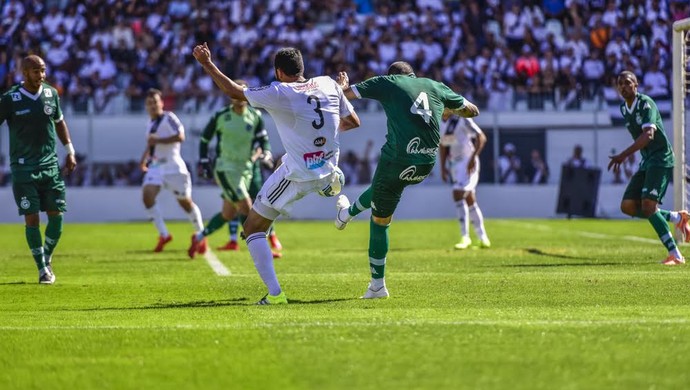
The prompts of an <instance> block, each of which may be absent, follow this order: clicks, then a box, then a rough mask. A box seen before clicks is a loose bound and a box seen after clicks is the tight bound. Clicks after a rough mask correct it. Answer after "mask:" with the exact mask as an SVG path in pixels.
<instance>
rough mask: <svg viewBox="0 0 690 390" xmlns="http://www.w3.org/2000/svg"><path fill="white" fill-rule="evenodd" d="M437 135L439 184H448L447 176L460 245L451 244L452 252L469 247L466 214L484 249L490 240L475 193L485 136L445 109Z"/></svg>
mask: <svg viewBox="0 0 690 390" xmlns="http://www.w3.org/2000/svg"><path fill="white" fill-rule="evenodd" d="M441 134H442V136H441V149H440V158H441V178H442V179H443V181H448V179H449V177H450V179H451V180H452V183H453V200H454V201H455V208H456V210H457V215H458V222H459V223H460V242H459V243H457V244H455V249H467V248H469V247H470V245H472V240H471V239H470V231H469V230H470V229H469V228H470V226H469V221H468V218H467V217H468V214H469V220H471V221H472V225H473V226H474V231H475V233H477V237H479V247H481V248H488V247H490V246H491V241H489V236H488V235H487V234H486V229H485V228H484V216H483V215H482V210H481V209H480V208H479V204H477V198H476V194H475V189H476V188H477V183H478V182H479V153H481V151H482V149H484V145H485V144H486V136H485V135H484V132H483V131H482V129H481V128H480V127H479V126H477V124H476V123H475V122H474V121H473V120H472V119H471V118H462V117H460V116H458V115H453V114H451V113H450V111H449V110H448V109H446V110H445V111H444V113H443V124H442V126H441ZM448 162H450V164H448ZM448 165H450V167H451V170H450V171H449V170H448Z"/></svg>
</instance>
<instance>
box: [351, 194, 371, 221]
mask: <svg viewBox="0 0 690 390" xmlns="http://www.w3.org/2000/svg"><path fill="white" fill-rule="evenodd" d="M370 208H371V186H369V187H368V188H367V189H366V190H364V192H362V195H360V196H359V198H357V201H356V202H355V203H353V204H351V205H350V208H349V209H348V210H347V212H348V213H349V214H350V215H351V216H353V217H354V216H355V215H357V214H359V213H361V212H362V211H364V210H367V209H370Z"/></svg>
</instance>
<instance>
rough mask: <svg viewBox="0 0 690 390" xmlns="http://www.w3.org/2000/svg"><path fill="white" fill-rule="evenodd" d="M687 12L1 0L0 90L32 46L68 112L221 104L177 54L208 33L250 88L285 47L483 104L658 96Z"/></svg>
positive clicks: (423, 1) (570, 104) (279, 0)
mask: <svg viewBox="0 0 690 390" xmlns="http://www.w3.org/2000/svg"><path fill="white" fill-rule="evenodd" d="M688 16H690V2H689V1H687V0H508V1H499V0H463V1H460V0H455V1H453V0H450V1H442V0H396V1H393V0H331V1H320V0H81V1H69V0H40V1H38V0H6V1H4V2H3V5H2V22H1V23H0V89H2V90H4V89H6V88H7V87H9V86H10V85H12V84H13V83H15V82H18V81H19V80H21V74H20V73H19V71H18V69H19V68H18V66H17V65H18V63H19V62H20V61H21V58H22V57H23V56H24V55H26V54H27V52H29V51H33V52H38V53H42V54H43V56H44V57H45V59H46V61H47V63H48V66H49V68H50V69H49V77H50V81H51V82H52V83H53V84H55V85H56V86H57V87H58V88H59V89H60V90H61V92H62V96H63V100H64V102H65V103H66V105H68V106H70V108H72V109H73V110H75V111H77V112H79V111H85V110H86V109H87V102H88V100H89V97H91V96H93V97H94V107H93V108H94V110H95V112H96V113H101V114H109V113H118V112H121V111H122V110H129V111H135V112H136V111H141V110H142V109H143V99H144V94H145V91H146V90H147V89H148V88H150V87H156V88H159V89H161V90H163V92H164V94H165V95H166V96H167V100H168V101H167V102H166V103H167V104H168V106H167V107H168V108H170V109H174V110H187V111H195V110H213V109H216V108H218V107H220V106H222V105H223V104H224V103H225V100H224V99H223V97H222V96H221V94H220V92H219V91H218V89H217V88H214V85H213V82H212V81H211V79H210V78H209V77H207V76H206V75H204V73H203V72H202V71H201V69H200V68H199V67H196V66H194V61H193V58H192V56H191V53H190V51H191V49H192V47H193V45H194V44H196V43H198V42H208V44H209V46H210V47H211V49H212V51H213V55H214V56H215V59H216V61H217V62H218V64H219V65H220V67H221V69H222V70H223V71H224V72H227V73H228V74H231V75H233V76H235V77H241V78H244V79H246V80H247V81H248V82H249V84H250V85H251V86H256V85H261V84H265V83H269V82H270V81H272V80H273V70H272V62H271V55H272V53H273V52H274V51H275V49H276V48H278V47H281V46H286V45H289V46H296V47H299V48H301V49H302V50H303V52H304V55H305V62H306V66H307V71H306V72H307V75H321V74H327V75H335V74H337V72H338V71H339V70H347V71H348V72H349V73H350V79H351V80H353V81H356V80H363V79H365V78H367V77H370V76H373V75H377V74H382V73H385V71H386V69H387V66H388V65H389V64H390V63H391V62H392V61H394V60H397V59H404V60H406V61H408V62H410V63H412V64H413V66H414V67H415V69H417V71H418V74H419V75H422V76H427V77H431V78H434V79H437V80H442V81H443V82H445V83H447V84H448V85H450V86H451V87H452V88H453V89H455V90H457V91H460V92H461V93H463V94H464V95H466V96H468V97H470V98H471V99H472V100H473V101H475V102H476V103H477V104H478V105H479V106H480V107H481V108H483V109H494V110H506V109H513V108H515V107H516V106H520V107H524V106H525V105H526V106H527V108H531V109H543V108H547V109H577V108H579V107H580V105H581V104H583V102H585V103H586V102H601V101H603V100H605V99H606V98H607V96H606V95H605V94H606V93H612V94H613V96H610V98H613V99H615V98H616V96H615V90H613V88H609V91H607V90H606V89H607V88H605V87H611V85H612V77H613V76H614V75H615V74H617V72H619V71H620V70H621V69H623V68H627V69H634V70H635V72H636V73H637V74H638V75H640V77H641V80H640V84H641V87H642V88H641V90H642V91H644V92H645V93H647V94H650V95H651V96H653V97H659V98H664V97H667V96H668V95H669V93H670V91H669V87H670V85H669V80H670V74H669V73H670V69H671V67H670V66H669V64H670V63H669V61H670V55H671V53H670V37H671V25H672V22H673V21H675V20H678V19H681V18H684V17H688Z"/></svg>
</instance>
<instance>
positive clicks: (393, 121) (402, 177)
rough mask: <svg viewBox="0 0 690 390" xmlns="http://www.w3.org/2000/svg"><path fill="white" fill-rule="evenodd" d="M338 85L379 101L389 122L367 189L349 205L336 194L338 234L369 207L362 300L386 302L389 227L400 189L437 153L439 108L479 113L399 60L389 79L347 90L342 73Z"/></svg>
mask: <svg viewBox="0 0 690 390" xmlns="http://www.w3.org/2000/svg"><path fill="white" fill-rule="evenodd" d="M338 84H340V86H341V87H342V88H343V91H344V92H345V96H346V97H347V98H348V99H350V100H352V99H358V98H368V99H375V100H378V101H379V102H380V103H381V105H382V106H383V109H384V111H385V112H386V117H387V118H388V122H387V126H388V133H387V134H386V143H385V144H384V145H383V147H382V148H381V158H380V159H379V163H378V166H377V167H376V171H375V172H374V178H373V180H372V184H371V186H370V187H369V188H367V189H366V190H365V191H364V192H363V193H362V194H361V195H360V196H359V198H358V199H357V201H356V202H355V203H354V204H352V205H350V201H349V200H348V199H347V197H346V196H345V195H341V196H340V197H339V198H338V201H337V208H338V215H337V216H336V219H335V225H336V227H337V228H338V229H340V230H342V229H344V228H345V226H346V225H347V223H348V222H349V221H350V220H351V219H352V218H353V217H354V216H356V215H357V214H359V213H361V212H362V211H364V210H366V209H368V208H371V215H372V217H371V222H370V225H369V266H370V269H371V282H370V283H369V287H368V288H367V291H366V293H365V294H364V296H362V298H386V297H388V295H389V294H388V289H387V288H386V283H385V279H384V270H385V267H386V255H387V254H388V227H389V225H390V223H391V219H392V218H393V213H394V212H395V209H396V207H397V206H398V203H399V202H400V198H401V196H402V193H403V190H404V189H405V187H407V186H409V185H414V184H419V183H421V182H422V181H423V180H424V179H425V178H426V177H427V176H428V175H429V173H431V170H432V169H433V167H434V163H435V162H436V154H437V152H438V149H439V143H440V139H441V134H440V123H441V115H442V114H443V111H444V108H448V109H449V110H450V112H451V113H454V114H457V115H460V116H462V117H474V116H477V115H478V114H479V110H478V109H477V107H476V106H475V105H474V104H472V103H470V102H469V101H467V100H466V99H465V98H464V97H462V96H460V95H458V94H456V93H455V92H453V91H452V90H451V89H450V88H448V86H446V85H445V84H443V83H440V82H437V81H434V80H431V79H428V78H423V77H419V78H418V77H416V76H415V74H414V71H413V69H412V66H410V64H408V63H406V62H402V61H400V62H394V63H393V64H391V66H390V67H389V68H388V75H386V76H377V77H372V78H370V79H368V80H366V81H364V82H361V83H357V84H355V85H353V86H349V81H348V79H347V74H345V73H344V72H341V73H340V75H339V76H338Z"/></svg>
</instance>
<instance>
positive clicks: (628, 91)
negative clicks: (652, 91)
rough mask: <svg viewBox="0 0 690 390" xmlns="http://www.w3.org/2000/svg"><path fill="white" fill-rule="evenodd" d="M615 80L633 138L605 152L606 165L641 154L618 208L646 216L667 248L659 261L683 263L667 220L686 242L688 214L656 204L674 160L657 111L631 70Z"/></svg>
mask: <svg viewBox="0 0 690 390" xmlns="http://www.w3.org/2000/svg"><path fill="white" fill-rule="evenodd" d="M616 83H617V86H618V93H619V94H620V95H621V97H623V100H624V101H623V103H621V106H620V110H621V114H622V115H623V119H624V120H625V127H626V128H627V130H628V132H629V133H630V135H631V136H632V137H633V139H634V140H635V142H633V144H632V145H630V146H628V147H627V148H626V149H625V150H623V151H622V152H620V153H618V154H616V155H613V156H609V158H610V159H611V161H610V162H609V165H608V169H609V170H611V169H613V171H614V172H618V171H619V170H620V166H621V164H623V163H624V162H625V160H626V159H627V158H628V156H630V155H632V154H633V153H635V152H637V151H638V150H639V151H640V154H641V155H642V161H641V162H640V168H639V169H638V171H637V172H636V173H635V174H634V175H633V176H632V177H631V178H630V182H629V183H628V186H627V188H626V189H625V193H624V194H623V200H622V201H621V211H623V213H625V214H627V215H629V216H631V217H638V218H646V219H647V220H648V221H649V223H650V224H651V225H652V227H653V228H654V231H656V234H657V235H658V236H659V239H660V240H661V242H662V243H663V244H664V247H666V249H667V250H668V257H666V259H665V260H663V261H662V263H663V264H665V265H678V264H684V263H685V258H684V257H683V255H682V254H681V253H680V250H679V249H678V246H677V245H676V241H675V239H674V238H673V235H672V234H671V230H670V228H669V226H668V222H669V221H670V222H673V223H675V224H676V229H677V231H678V232H679V234H680V236H681V237H683V240H684V241H685V242H689V241H690V225H689V224H688V222H689V221H690V216H689V215H688V212H687V211H685V210H680V211H667V210H662V209H659V207H658V205H659V204H660V203H661V200H662V199H663V197H664V194H665V193H666V188H667V186H668V183H669V181H670V180H671V178H672V177H673V164H674V163H675V162H674V156H673V149H672V147H671V144H670V142H669V141H668V138H666V133H665V132H664V124H663V122H662V120H661V114H660V113H659V109H658V108H657V106H656V103H655V102H654V100H653V99H652V98H650V97H649V96H647V95H644V94H641V93H639V92H638V91H637V85H638V83H637V77H636V76H635V74H634V73H633V72H630V71H627V70H626V71H623V72H621V73H620V74H619V75H618V78H617V80H616Z"/></svg>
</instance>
